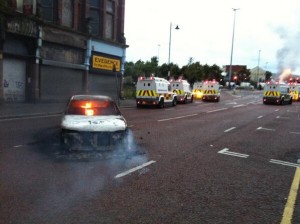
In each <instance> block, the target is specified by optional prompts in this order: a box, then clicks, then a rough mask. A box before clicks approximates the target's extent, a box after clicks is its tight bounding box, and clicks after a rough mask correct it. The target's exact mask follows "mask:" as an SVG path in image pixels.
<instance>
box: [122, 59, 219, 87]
mask: <svg viewBox="0 0 300 224" xmlns="http://www.w3.org/2000/svg"><path fill="white" fill-rule="evenodd" d="M221 73H222V69H221V68H220V67H219V66H217V65H215V64H214V65H212V66H210V65H207V64H205V65H201V64H200V62H194V59H193V58H190V59H189V61H188V64H187V65H185V66H183V67H182V68H180V67H179V66H178V65H177V64H173V63H170V64H166V63H164V64H162V65H161V66H159V65H158V59H157V57H152V58H151V60H150V61H146V62H143V61H141V60H139V61H137V62H135V63H134V62H126V63H125V74H124V77H125V80H126V81H125V82H127V83H128V82H133V83H134V82H136V80H137V79H138V77H139V76H146V77H148V76H150V75H151V74H154V75H155V76H158V77H162V78H166V79H168V78H169V77H174V78H178V77H179V76H183V77H184V78H185V79H187V80H188V81H189V82H190V83H191V84H192V83H194V82H196V81H203V80H206V79H209V80H213V79H215V80H217V81H220V80H221V79H222V76H221ZM129 77H131V79H130V78H129Z"/></svg>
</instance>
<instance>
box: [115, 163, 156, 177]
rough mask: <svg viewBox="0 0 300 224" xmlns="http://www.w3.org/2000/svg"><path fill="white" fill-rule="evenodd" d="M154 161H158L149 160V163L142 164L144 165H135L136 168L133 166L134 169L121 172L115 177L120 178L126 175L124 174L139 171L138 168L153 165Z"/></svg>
mask: <svg viewBox="0 0 300 224" xmlns="http://www.w3.org/2000/svg"><path fill="white" fill-rule="evenodd" d="M152 163H156V161H154V160H151V161H149V162H147V163H144V164H142V165H140V166H137V167H134V168H132V169H130V170H127V171H125V172H122V173H119V174H118V175H116V176H115V179H117V178H120V177H124V176H126V175H128V174H131V173H133V172H135V171H137V170H140V169H143V168H144V167H146V166H149V165H151V164H152Z"/></svg>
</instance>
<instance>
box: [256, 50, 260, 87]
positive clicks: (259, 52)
mask: <svg viewBox="0 0 300 224" xmlns="http://www.w3.org/2000/svg"><path fill="white" fill-rule="evenodd" d="M260 51H261V50H259V51H258V62H257V77H256V82H258V76H259V61H260Z"/></svg>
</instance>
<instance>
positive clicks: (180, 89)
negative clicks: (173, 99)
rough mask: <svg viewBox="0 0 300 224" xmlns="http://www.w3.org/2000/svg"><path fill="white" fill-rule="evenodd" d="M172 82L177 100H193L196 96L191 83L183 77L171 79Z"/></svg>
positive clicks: (183, 101)
mask: <svg viewBox="0 0 300 224" xmlns="http://www.w3.org/2000/svg"><path fill="white" fill-rule="evenodd" d="M170 83H171V89H172V91H173V92H174V93H176V94H177V102H181V103H187V102H191V103H192V102H193V99H194V96H193V93H192V91H191V85H190V83H189V82H188V81H187V80H184V79H181V78H179V79H177V80H173V79H171V80H170Z"/></svg>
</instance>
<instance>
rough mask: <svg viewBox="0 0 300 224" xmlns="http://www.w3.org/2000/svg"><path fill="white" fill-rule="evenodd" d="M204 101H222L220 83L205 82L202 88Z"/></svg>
mask: <svg viewBox="0 0 300 224" xmlns="http://www.w3.org/2000/svg"><path fill="white" fill-rule="evenodd" d="M202 90H203V94H202V101H215V102H219V101H220V85H219V82H217V81H215V80H213V81H205V82H204V83H203V86H202Z"/></svg>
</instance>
